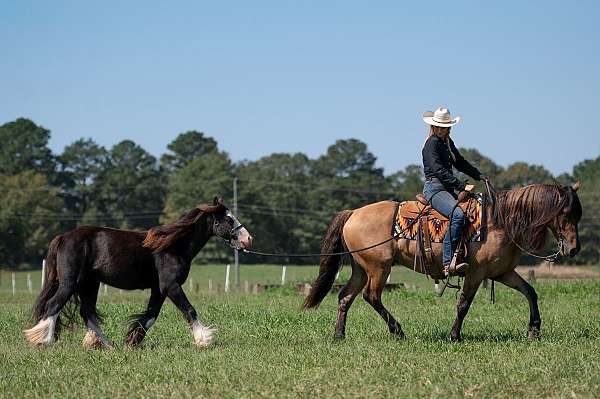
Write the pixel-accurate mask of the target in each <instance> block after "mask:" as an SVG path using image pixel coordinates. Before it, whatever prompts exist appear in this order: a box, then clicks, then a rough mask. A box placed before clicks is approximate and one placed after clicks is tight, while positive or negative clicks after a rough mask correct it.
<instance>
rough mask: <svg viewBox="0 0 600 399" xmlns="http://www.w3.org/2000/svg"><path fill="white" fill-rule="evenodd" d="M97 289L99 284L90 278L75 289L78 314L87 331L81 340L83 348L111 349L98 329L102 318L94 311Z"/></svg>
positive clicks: (110, 345) (96, 310) (108, 342)
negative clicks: (77, 298) (78, 302)
mask: <svg viewBox="0 0 600 399" xmlns="http://www.w3.org/2000/svg"><path fill="white" fill-rule="evenodd" d="M98 288H100V282H99V281H98V280H95V279H92V278H89V279H86V280H84V281H82V282H80V283H79V285H78V287H77V293H78V294H79V299H80V300H81V304H80V308H79V314H80V315H81V318H82V319H83V323H84V324H85V327H86V329H87V332H86V334H85V337H84V338H83V346H85V347H88V348H92V349H112V348H113V346H112V344H111V343H110V341H109V340H108V339H107V338H106V336H105V335H104V333H103V332H102V329H101V328H100V324H101V323H102V317H101V316H100V315H99V314H98V309H96V302H97V300H98Z"/></svg>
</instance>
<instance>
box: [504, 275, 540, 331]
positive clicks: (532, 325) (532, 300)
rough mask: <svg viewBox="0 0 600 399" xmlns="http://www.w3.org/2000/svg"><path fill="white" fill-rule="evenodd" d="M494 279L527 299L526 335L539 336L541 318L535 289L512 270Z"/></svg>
mask: <svg viewBox="0 0 600 399" xmlns="http://www.w3.org/2000/svg"><path fill="white" fill-rule="evenodd" d="M495 280H496V281H499V282H501V283H502V284H504V285H506V286H507V287H510V288H513V289H515V290H517V291H519V292H520V293H521V294H523V295H524V296H525V298H527V301H528V302H529V329H528V331H527V337H528V338H529V339H531V340H533V339H537V338H539V336H540V327H541V325H542V319H541V318H540V310H539V309H538V303H537V293H536V292H535V289H534V288H533V287H532V286H531V285H530V284H529V283H528V282H527V281H525V280H523V277H521V276H519V274H518V273H517V272H516V271H514V270H512V271H510V272H508V273H505V274H503V275H501V276H500V277H498V278H496V279H495Z"/></svg>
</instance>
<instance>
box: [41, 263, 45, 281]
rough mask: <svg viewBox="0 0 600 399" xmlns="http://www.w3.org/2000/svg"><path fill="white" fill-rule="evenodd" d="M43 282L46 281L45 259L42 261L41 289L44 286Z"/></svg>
mask: <svg viewBox="0 0 600 399" xmlns="http://www.w3.org/2000/svg"><path fill="white" fill-rule="evenodd" d="M44 280H46V259H44V260H42V285H41V286H42V287H43V286H44Z"/></svg>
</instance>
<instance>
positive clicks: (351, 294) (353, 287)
mask: <svg viewBox="0 0 600 399" xmlns="http://www.w3.org/2000/svg"><path fill="white" fill-rule="evenodd" d="M366 283H367V274H366V273H365V271H364V270H363V268H362V267H360V266H359V265H358V264H357V263H356V262H355V261H354V259H353V260H352V276H350V281H348V283H347V284H346V285H345V286H344V288H342V290H341V291H340V294H339V296H338V303H339V305H338V316H337V321H336V323H335V334H334V338H340V339H341V338H344V337H345V336H346V317H347V315H348V309H350V306H351V305H352V302H353V301H354V298H356V296H357V295H358V294H359V293H360V291H361V290H362V289H363V287H364V286H365V284H366Z"/></svg>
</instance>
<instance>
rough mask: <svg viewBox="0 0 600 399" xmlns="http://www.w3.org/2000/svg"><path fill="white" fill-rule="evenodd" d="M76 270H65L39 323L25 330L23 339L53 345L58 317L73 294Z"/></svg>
mask: <svg viewBox="0 0 600 399" xmlns="http://www.w3.org/2000/svg"><path fill="white" fill-rule="evenodd" d="M76 272H77V270H76V269H70V270H66V273H65V274H64V276H63V277H62V278H61V279H60V281H59V283H58V284H59V285H58V289H57V290H56V293H55V294H54V295H53V296H52V298H50V300H49V301H48V303H47V304H46V305H45V309H44V311H43V313H42V316H41V318H40V321H39V322H38V323H37V324H36V325H35V326H33V327H32V328H30V329H28V330H25V331H24V333H25V337H26V338H27V340H28V341H29V342H31V343H32V344H36V345H50V344H53V343H54V341H55V339H56V336H57V335H58V329H57V327H58V326H59V320H58V315H59V313H60V311H61V310H62V308H63V307H64V306H65V305H66V304H67V302H68V301H69V299H70V298H71V295H73V293H74V292H75V279H76V278H77V277H76Z"/></svg>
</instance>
